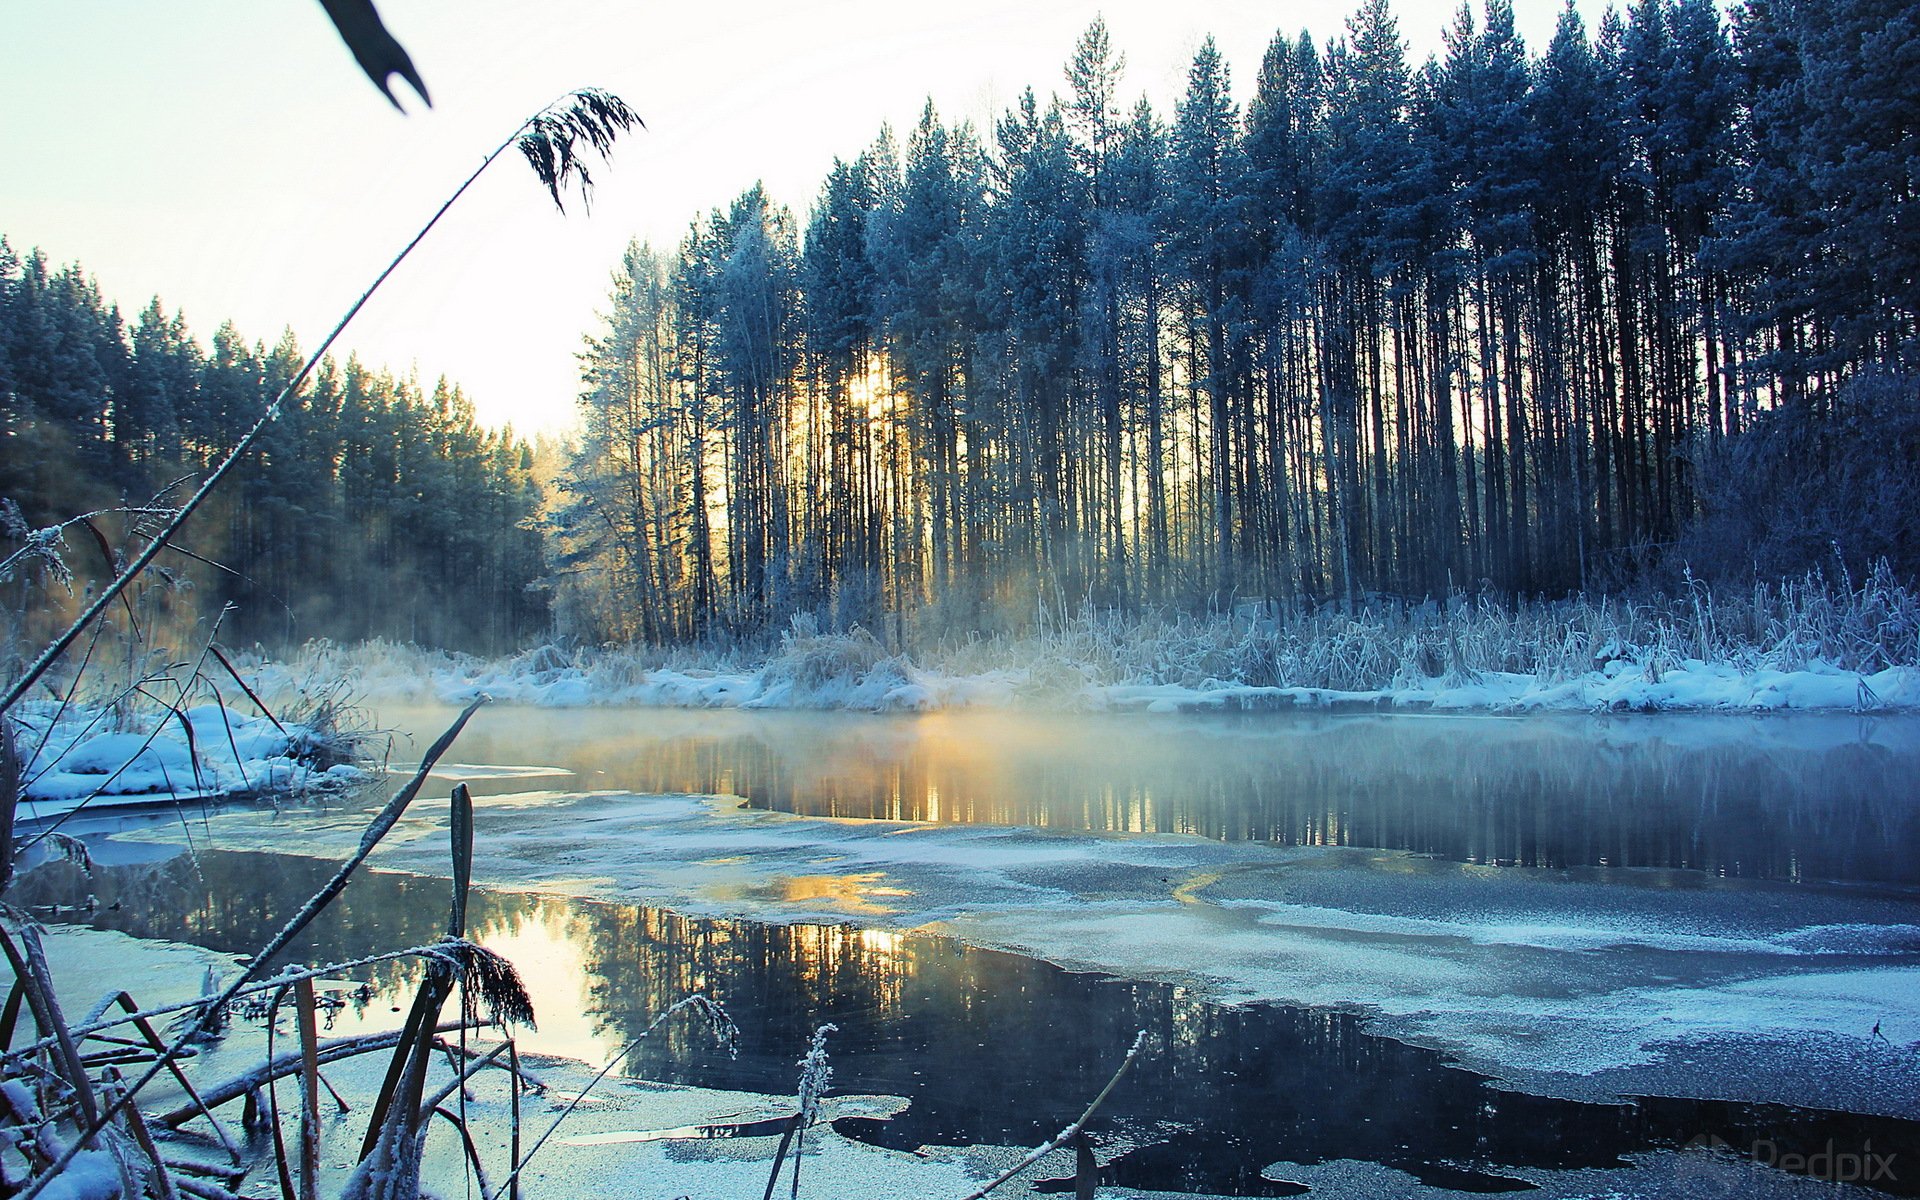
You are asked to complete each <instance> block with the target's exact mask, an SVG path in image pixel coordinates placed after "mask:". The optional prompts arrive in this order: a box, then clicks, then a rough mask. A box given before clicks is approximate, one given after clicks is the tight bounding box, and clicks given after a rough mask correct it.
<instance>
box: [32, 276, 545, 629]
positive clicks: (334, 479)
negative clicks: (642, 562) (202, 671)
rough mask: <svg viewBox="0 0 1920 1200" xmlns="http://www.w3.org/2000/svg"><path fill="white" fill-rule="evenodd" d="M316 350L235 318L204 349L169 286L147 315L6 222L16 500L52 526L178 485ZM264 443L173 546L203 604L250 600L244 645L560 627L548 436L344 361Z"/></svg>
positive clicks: (214, 455) (88, 566) (221, 450)
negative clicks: (553, 621)
mask: <svg viewBox="0 0 1920 1200" xmlns="http://www.w3.org/2000/svg"><path fill="white" fill-rule="evenodd" d="M303 357H304V356H303V355H302V354H301V353H300V350H299V348H298V346H297V345H296V344H295V343H294V340H293V338H292V335H291V334H287V335H284V336H283V337H282V338H281V339H280V341H279V342H278V343H277V344H275V345H273V346H271V347H269V346H267V345H265V344H263V343H249V342H248V341H247V340H246V339H245V338H244V337H243V336H242V335H241V334H240V333H239V331H237V330H236V329H234V327H233V326H232V324H231V323H227V324H223V325H221V327H220V328H219V329H218V330H217V331H216V332H215V333H214V335H213V338H212V343H211V346H210V347H202V346H201V345H200V344H199V343H198V342H197V341H196V340H195V339H194V338H193V336H192V335H191V333H190V332H189V331H188V329H187V325H186V322H185V320H184V318H183V317H182V316H181V315H180V314H179V313H177V312H176V313H173V314H168V313H167V312H166V310H165V309H164V308H163V306H162V304H161V302H160V300H159V299H157V298H156V299H154V300H153V301H152V302H150V303H149V304H148V305H147V306H146V308H145V309H143V310H142V311H141V313H140V315H139V317H138V318H137V319H136V320H135V321H134V323H133V326H132V328H131V329H129V328H127V326H126V324H125V322H124V321H123V320H122V319H121V316H120V314H119V312H118V311H117V310H116V309H114V308H112V307H110V306H108V305H107V304H106V303H105V302H104V301H103V299H102V297H101V295H100V292H99V288H98V286H97V285H96V284H95V283H94V281H93V280H92V279H91V278H90V277H89V276H87V275H86V273H85V272H84V271H82V270H81V268H80V267H79V266H77V265H74V266H68V267H64V268H62V269H60V270H58V271H51V270H50V269H49V268H48V266H47V263H46V260H45V258H44V257H43V256H42V255H41V254H40V253H39V252H38V251H34V252H32V253H29V254H28V255H27V256H26V258H25V259H21V258H20V257H19V256H18V255H17V254H15V253H13V252H12V251H11V250H10V249H8V248H7V243H6V241H5V239H4V238H0V364H4V366H0V447H4V453H0V496H4V497H6V498H7V499H9V500H11V501H13V502H14V503H16V504H18V505H19V506H20V509H21V513H22V516H23V518H24V519H25V521H26V522H27V523H28V524H29V525H31V526H33V527H36V528H38V527H42V526H47V525H52V524H55V523H57V522H59V521H63V520H65V519H67V518H70V517H72V516H74V515H76V514H79V513H83V512H88V511H93V510H98V509H109V508H117V507H127V506H140V505H144V504H146V503H147V502H148V501H149V500H151V499H152V498H154V497H156V496H159V497H163V500H162V502H164V497H166V496H174V497H176V498H177V494H178V488H179V486H180V484H181V482H182V481H183V480H186V479H190V478H191V477H193V476H196V475H199V474H200V473H202V472H204V471H206V470H207V469H208V468H209V466H210V465H211V464H212V463H214V462H216V461H218V460H219V458H220V457H221V456H223V455H224V454H225V453H226V451H227V450H228V448H229V447H231V446H232V445H233V444H234V443H235V441H236V440H237V439H238V438H239V437H240V436H241V435H242V434H243V433H244V432H245V431H246V430H247V429H248V428H249V427H250V426H251V425H252V424H253V423H254V421H255V420H257V419H258V417H259V415H260V414H261V412H263V411H264V410H265V408H266V405H267V403H268V402H269V401H270V400H271V399H272V398H273V397H274V396H275V395H276V394H278V393H279V391H280V390H281V389H282V388H283V387H285V385H286V383H287V381H288V380H289V379H291V378H292V377H293V375H294V373H295V372H297V371H298V370H299V368H300V364H301V362H302V361H303ZM256 453H257V457H258V461H257V463H256V464H255V466H254V468H253V469H251V470H247V471H246V472H245V473H244V474H243V475H240V476H237V477H236V478H235V479H234V481H233V485H232V487H231V489H230V490H229V491H227V492H225V493H223V494H222V495H221V496H219V497H217V498H216V500H215V506H214V508H213V509H211V510H209V511H208V513H207V517H206V518H204V519H203V520H202V521H201V522H200V523H198V524H196V526H195V528H194V533H193V536H192V537H191V538H189V539H188V540H187V542H186V543H185V545H184V546H183V549H184V550H185V551H187V552H188V553H184V554H176V555H172V556H170V561H167V562H166V566H167V569H168V571H169V573H170V578H171V579H172V580H173V581H174V582H175V583H176V584H183V585H184V584H190V585H191V586H192V587H193V588H194V589H195V590H196V592H197V593H198V604H197V608H198V610H199V612H200V613H201V614H203V615H210V614H212V613H214V612H216V611H218V610H219V608H220V607H221V606H222V605H223V604H226V603H232V604H233V605H234V606H235V609H234V611H233V612H232V613H231V614H229V615H228V616H227V617H226V618H225V624H224V625H223V627H222V636H223V637H224V638H226V639H227V640H229V641H244V640H255V639H257V640H261V641H265V642H267V643H269V644H272V645H276V646H283V645H287V644H298V643H299V642H301V641H304V640H306V639H309V638H315V637H327V638H336V639H357V638H363V637H386V638H392V639H396V640H404V641H419V642H423V643H427V644H432V645H441V646H452V647H466V648H470V649H474V650H491V651H500V650H506V649H510V648H512V647H514V646H517V645H518V644H520V643H521V642H522V641H524V640H525V639H526V638H527V637H529V636H530V635H532V634H534V633H537V632H539V631H541V630H543V629H544V628H545V626H546V623H547V605H546V598H545V595H544V594H543V592H542V591H541V590H539V588H538V587H537V586H536V583H537V581H538V580H540V579H541V578H542V576H543V574H544V571H545V564H544V554H543V550H542V546H541V544H540V534H539V531H538V529H537V527H536V526H535V524H534V518H535V517H536V515H537V513H538V510H539V507H540V502H541V497H540V489H539V488H538V486H537V485H536V484H535V482H534V480H533V478H532V462H531V458H530V451H529V448H528V447H527V446H526V445H525V443H523V442H521V441H519V440H517V439H516V438H514V436H513V435H512V434H511V433H510V432H508V433H495V432H492V431H489V430H485V429H482V428H481V427H480V426H478V425H477V424H476V423H475V420H474V413H473V408H472V405H471V403H470V402H469V401H468V400H467V399H466V397H465V396H463V395H462V394H461V392H460V389H459V388H458V387H457V386H454V385H452V384H449V383H448V382H446V381H445V380H442V381H440V382H439V383H438V384H436V385H435V386H434V388H433V389H432V390H431V392H427V391H423V390H422V388H421V387H420V386H419V385H418V384H416V383H414V382H413V381H411V380H400V379H395V378H394V377H393V376H392V375H390V374H387V373H384V372H375V371H372V370H369V369H368V368H366V367H365V366H363V365H362V364H361V363H360V362H358V361H357V360H354V359H349V360H348V361H347V362H346V363H345V364H340V363H337V362H333V361H331V360H329V361H327V362H325V363H323V365H322V367H321V369H320V370H319V371H318V372H316V374H315V376H314V377H313V379H312V381H311V383H310V384H309V385H308V386H307V387H306V388H305V389H304V390H303V391H302V392H301V393H300V394H299V395H298V398H297V401H296V402H295V403H291V404H289V405H288V406H287V407H286V408H285V409H284V411H283V412H282V415H281V417H280V419H279V420H278V421H276V422H274V423H273V424H272V425H271V426H269V428H268V429H267V431H266V433H265V434H264V436H263V437H262V438H261V440H260V441H259V443H258V444H257V451H256ZM215 564H217V566H216V565H215ZM75 565H76V566H77V567H80V568H82V571H81V573H82V574H83V575H90V574H92V573H96V572H97V571H98V570H99V569H102V568H104V566H105V564H104V563H101V562H97V561H94V560H92V558H91V556H79V555H76V556H75ZM56 607H57V606H34V608H33V610H32V611H35V612H38V613H40V614H41V615H42V616H45V617H47V618H49V619H51V618H52V617H54V616H56V615H57V613H55V612H54V611H52V609H53V608H56ZM22 611H27V609H26V608H25V607H24V606H23V607H22ZM44 632H45V631H37V633H39V634H44Z"/></svg>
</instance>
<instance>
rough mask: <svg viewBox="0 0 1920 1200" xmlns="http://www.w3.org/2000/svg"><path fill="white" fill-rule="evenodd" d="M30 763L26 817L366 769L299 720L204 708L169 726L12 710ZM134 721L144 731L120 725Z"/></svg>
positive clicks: (252, 789)
mask: <svg viewBox="0 0 1920 1200" xmlns="http://www.w3.org/2000/svg"><path fill="white" fill-rule="evenodd" d="M12 719H13V721H14V722H15V738H16V744H17V745H18V746H19V749H20V752H21V758H22V760H23V762H24V767H23V770H22V772H21V782H22V785H23V788H22V790H23V793H24V794H23V797H22V800H21V803H20V809H19V813H18V819H20V820H37V819H45V818H49V817H55V816H59V815H61V814H63V813H68V812H72V811H73V810H75V809H77V808H80V807H82V806H84V807H86V808H88V809H90V810H96V809H102V808H107V807H113V806H119V805H126V804H144V803H152V802H155V801H160V800H167V799H173V800H187V799H198V798H203V797H205V798H211V797H220V796H228V795H240V794H247V795H253V794H268V793H275V792H285V791H292V790H302V789H314V788H322V789H329V790H332V789H341V788H345V787H349V786H351V785H353V784H355V783H358V782H359V781H361V780H362V779H363V778H365V772H364V771H363V770H362V769H361V768H359V767H356V766H353V765H351V764H347V763H340V762H333V763H331V765H328V764H327V763H326V761H325V759H326V757H328V756H325V755H321V754H319V753H318V751H319V749H320V743H321V740H322V739H321V738H320V735H319V734H318V733H317V732H316V731H315V730H313V729H311V728H308V727H307V726H304V725H299V724H281V723H279V722H276V721H274V720H272V719H270V718H267V717H249V716H247V715H245V714H243V713H239V712H236V711H234V710H233V709H230V708H226V707H224V706H221V705H218V704H204V705H200V706H198V707H196V708H190V709H186V710H185V711H184V712H181V713H180V714H178V715H177V716H176V715H173V714H168V715H167V716H166V717H165V719H164V722H154V721H150V720H149V721H144V722H142V721H137V720H136V721H134V722H122V721H116V719H115V717H114V715H113V714H112V713H111V712H109V711H107V710H103V709H94V708H87V707H84V706H79V705H55V704H24V705H21V706H20V707H19V708H18V709H17V710H16V711H15V712H14V713H13V714H12ZM123 723H132V724H134V725H136V729H133V730H127V729H116V728H115V726H116V725H118V724H123Z"/></svg>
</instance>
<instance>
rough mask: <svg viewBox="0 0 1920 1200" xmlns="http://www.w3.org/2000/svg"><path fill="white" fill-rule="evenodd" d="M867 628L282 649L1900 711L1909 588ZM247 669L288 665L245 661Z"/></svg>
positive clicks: (720, 682) (546, 694)
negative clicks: (736, 638)
mask: <svg viewBox="0 0 1920 1200" xmlns="http://www.w3.org/2000/svg"><path fill="white" fill-rule="evenodd" d="M890 628H891V629H892V632H893V634H894V636H893V637H890V638H882V637H880V636H877V635H876V634H875V633H873V632H871V631H869V630H866V629H863V628H861V627H859V626H853V627H850V628H847V629H845V630H844V631H831V630H825V629H823V628H822V627H821V623H820V620H819V619H818V618H816V617H815V616H813V615H812V614H800V615H798V616H796V617H794V618H793V619H792V621H791V622H790V624H789V625H788V627H787V628H786V630H784V631H783V633H782V634H781V636H780V638H779V640H778V642H777V643H775V644H773V645H770V646H768V645H765V644H764V643H763V644H762V645H763V648H762V650H761V651H760V652H759V653H758V654H757V655H756V654H753V653H752V652H751V648H750V647H747V646H743V645H740V644H730V645H720V646H707V647H678V648H660V647H579V646H566V645H544V646H540V647H537V648H535V649H532V650H529V651H526V652H524V653H522V654H520V655H518V656H515V657H512V658H508V659H504V660H494V661H488V660H483V659H477V658H472V657H468V656H463V655H457V654H449V653H446V652H443V651H435V650H424V649H419V648H415V647H409V646H397V645H393V644H391V643H371V644H368V645H363V646H354V647H345V646H337V645H334V644H331V643H317V644H315V645H313V646H310V647H308V648H307V650H306V651H305V652H304V654H303V655H301V656H299V658H298V659H297V660H296V661H297V663H298V664H299V665H300V669H301V670H303V671H305V672H307V673H310V674H325V673H332V674H333V675H335V676H337V677H342V678H347V679H351V680H352V681H353V686H355V687H357V688H359V689H361V690H362V691H364V692H365V693H366V694H367V695H370V696H376V697H394V698H408V699H420V700H427V699H432V700H440V701H450V702H459V701H464V700H466V699H469V698H471V697H473V696H474V695H476V694H479V693H482V692H485V693H488V694H490V695H492V696H493V697H495V698H496V699H499V700H504V701H509V702H519V703H529V704H540V705H547V706H577V705H588V704H626V705H661V706H672V707H687V708H734V707H745V708H822V709H833V708H840V709H858V710H863V711H880V712H886V711H920V710H928V709H939V708H956V707H1007V708H1021V707H1026V708H1039V709H1066V710H1087V709H1149V710H1172V709H1195V708H1276V707H1291V706H1308V707H1329V706H1331V707H1357V708H1431V709H1438V710H1455V711H1458V710H1468V711H1471V710H1480V711H1513V710H1525V709H1536V708H1538V709H1559V710H1574V711H1580V710H1631V711H1659V710H1669V709H1694V710H1700V709H1707V710H1712V709H1725V710H1741V711H1757V710H1774V709H1829V710H1836V709H1837V710H1890V709H1910V708H1916V707H1920V597H1917V596H1916V595H1915V593H1914V592H1913V591H1912V590H1910V589H1909V588H1908V587H1906V586H1905V585H1903V584H1902V583H1900V582H1899V581H1898V580H1897V579H1895V578H1894V577H1893V575H1892V573H1891V572H1890V571H1889V570H1887V569H1885V568H1884V567H1882V568H1880V569H1876V570H1875V571H1874V572H1873V573H1872V574H1871V575H1869V576H1868V577H1867V578H1866V579H1865V580H1862V581H1855V580H1853V579H1850V578H1846V577H1844V576H1843V577H1842V578H1841V579H1840V580H1838V581H1837V582H1836V581H1832V580H1829V579H1826V578H1823V577H1820V576H1817V575H1816V576H1808V577H1804V578H1801V579H1795V580H1787V581H1784V582H1781V583H1758V584H1755V585H1753V586H1752V587H1751V588H1750V589H1746V590H1728V589H1713V588H1709V587H1708V586H1707V585H1706V584H1704V583H1701V582H1699V581H1697V580H1692V579H1689V580H1687V584H1686V587H1685V588H1684V589H1683V590H1682V591H1681V592H1680V593H1678V594H1676V595H1670V596H1643V597H1630V598H1617V597H1610V596H1602V597H1598V598H1577V599H1570V600H1564V601H1523V602H1519V603H1506V602H1502V601H1497V600H1494V599H1492V598H1489V597H1484V596H1467V595H1454V596H1451V597H1449V598H1447V599H1446V600H1444V601H1435V600H1428V601H1424V602H1421V603H1409V602H1405V601H1401V600H1396V599H1390V598H1376V599H1374V600H1371V601H1369V602H1367V603H1364V604H1361V605H1358V606H1356V607H1354V608H1351V609H1347V608H1341V607H1334V606H1322V607H1319V608H1299V607H1288V606H1285V605H1274V604H1265V603H1260V602H1252V603H1248V604H1244V605H1242V606H1240V607H1238V608H1236V609H1235V610H1234V611H1232V612H1226V613H1215V614H1208V615H1201V616H1195V615H1192V614H1184V613H1167V612H1154V611H1148V612H1140V613H1123V612H1118V611H1115V610H1110V609H1100V608H1095V607H1092V606H1087V607H1083V608H1081V609H1080V610H1078V611H1072V612H1064V613H1063V612H1053V611H1046V610H1042V611H1040V612H1038V613H1036V616H1035V619H1034V620H1033V621H1031V622H1030V624H1029V626H1028V628H1027V629H1026V630H1025V631H1023V632H1020V633H1005V634H997V635H992V636H981V635H979V634H965V635H956V634H954V633H953V632H952V631H951V630H950V629H944V628H938V627H936V622H934V621H933V620H932V619H931V618H929V619H927V620H924V621H917V620H914V619H908V620H906V621H903V622H899V623H898V624H893V623H890ZM260 669H261V670H263V671H267V672H269V673H271V672H272V671H273V670H276V669H278V670H282V671H291V670H292V668H287V667H278V668H276V667H275V666H273V665H271V664H262V665H261V667H260Z"/></svg>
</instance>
